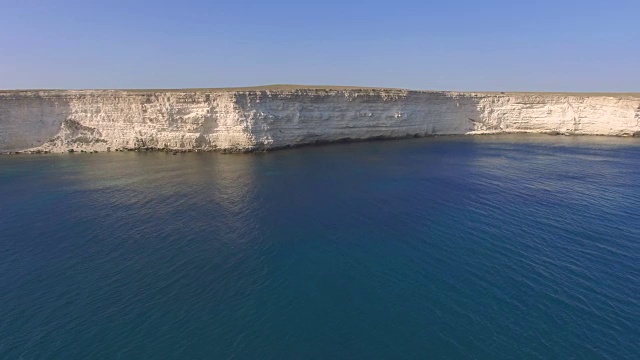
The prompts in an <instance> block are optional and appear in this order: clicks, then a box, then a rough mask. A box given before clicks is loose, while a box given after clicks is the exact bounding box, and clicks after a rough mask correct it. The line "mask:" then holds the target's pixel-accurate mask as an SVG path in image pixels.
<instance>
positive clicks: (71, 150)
mask: <svg viewBox="0 0 640 360" xmlns="http://www.w3.org/2000/svg"><path fill="white" fill-rule="evenodd" d="M67 152H70V153H72V152H75V150H73V149H69V150H67Z"/></svg>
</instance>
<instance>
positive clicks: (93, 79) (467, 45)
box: [0, 0, 640, 91]
mask: <svg viewBox="0 0 640 360" xmlns="http://www.w3.org/2000/svg"><path fill="white" fill-rule="evenodd" d="M639 14H640V0H618V1H616V0H611V1H590V0H583V1H573V0H567V1H563V0H556V1H546V0H542V1H534V0H531V1H516V0H510V1H502V0H484V1H466V0H457V1H445V0H442V1H402V0H396V1H375V0H372V1H347V0H343V1H333V0H323V1H304V0H298V1H278V0H271V1H245V0H226V1H215V0H213V1H204V0H201V1H200V0H194V1H190V0H183V1H175V0H173V1H164V0H156V1H135V0H131V1H119V0H113V1H91V0H83V1H75V0H51V1H44V0H40V1H35V0H0V24H2V31H0V88H3V89H14V88H186V87H225V86H249V85H261V84H273V83H294V84H333V85H366V86H387V87H402V88H412V89H434V90H507V91H509V90H527V91H640V17H639V16H640V15H639Z"/></svg>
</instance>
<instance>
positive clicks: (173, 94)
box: [0, 85, 640, 152]
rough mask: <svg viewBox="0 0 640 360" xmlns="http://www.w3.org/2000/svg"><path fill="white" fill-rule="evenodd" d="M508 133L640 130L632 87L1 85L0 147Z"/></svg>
mask: <svg viewBox="0 0 640 360" xmlns="http://www.w3.org/2000/svg"><path fill="white" fill-rule="evenodd" d="M515 132H532V133H556V134H580V135H612V136H632V135H640V94H613V93H611V94H588V93H585V94H573V93H571V94H570V93H488V92H442V91H412V90H403V89H379V88H354V87H330V86H318V87H300V86H293V85H277V86H267V87H255V88H232V89H188V90H186V89H185V90H18V91H0V152H11V151H25V150H26V151H51V152H63V151H68V150H69V149H74V150H75V151H79V150H86V151H94V150H97V151H105V150H108V149H112V150H116V149H132V148H157V149H174V150H186V149H199V150H222V151H252V150H263V149H273V148H280V147H287V146H296V145H302V144H311V143H319V142H331V141H339V140H348V139H354V140H358V139H369V138H400V137H413V136H430V135H453V134H488V133H491V134H493V133H515Z"/></svg>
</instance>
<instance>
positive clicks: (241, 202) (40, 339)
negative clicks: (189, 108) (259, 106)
mask: <svg viewBox="0 0 640 360" xmlns="http://www.w3.org/2000/svg"><path fill="white" fill-rule="evenodd" d="M639 161H640V140H638V139H613V138H596V137H552V136H503V137H492V136H485V137H462V138H459V137H450V138H437V139H416V140H407V141H388V142H373V143H359V144H345V145H332V146H321V147H309V148H302V149H296V150H290V151H277V152H272V153H260V154H239V155H221V154H194V153H192V154H180V155H176V156H174V155H171V154H164V153H133V152H132V153H104V154H91V155H89V154H64V155H46V156H38V155H29V156H24V155H20V156H3V157H0V358H3V359H18V358H25V359H31V358H58V359H87V358H114V359H117V358H122V359H129V358H142V357H147V358H152V359H161V358H182V359H199V358H209V359H225V358H234V359H374V358H380V359H402V358H405V359H426V358H434V359H435V358H441V359H457V358H476V359H570V358H575V359H599V358H609V359H623V358H638V357H640V162H639Z"/></svg>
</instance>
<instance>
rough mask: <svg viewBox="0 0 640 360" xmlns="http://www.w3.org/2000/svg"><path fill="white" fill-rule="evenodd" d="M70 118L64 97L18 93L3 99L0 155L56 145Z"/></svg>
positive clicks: (0, 113)
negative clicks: (2, 152) (52, 142)
mask: <svg viewBox="0 0 640 360" xmlns="http://www.w3.org/2000/svg"><path fill="white" fill-rule="evenodd" d="M70 114H71V107H70V104H69V100H68V99H65V98H64V95H59V94H47V93H31V92H16V93H12V94H10V95H6V96H4V97H2V98H0V151H23V150H27V149H31V148H37V147H41V146H43V145H46V144H48V143H50V142H51V141H54V140H55V138H56V137H57V136H59V134H60V132H61V130H62V128H63V124H64V122H65V120H67V119H68V117H69V115H70Z"/></svg>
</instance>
